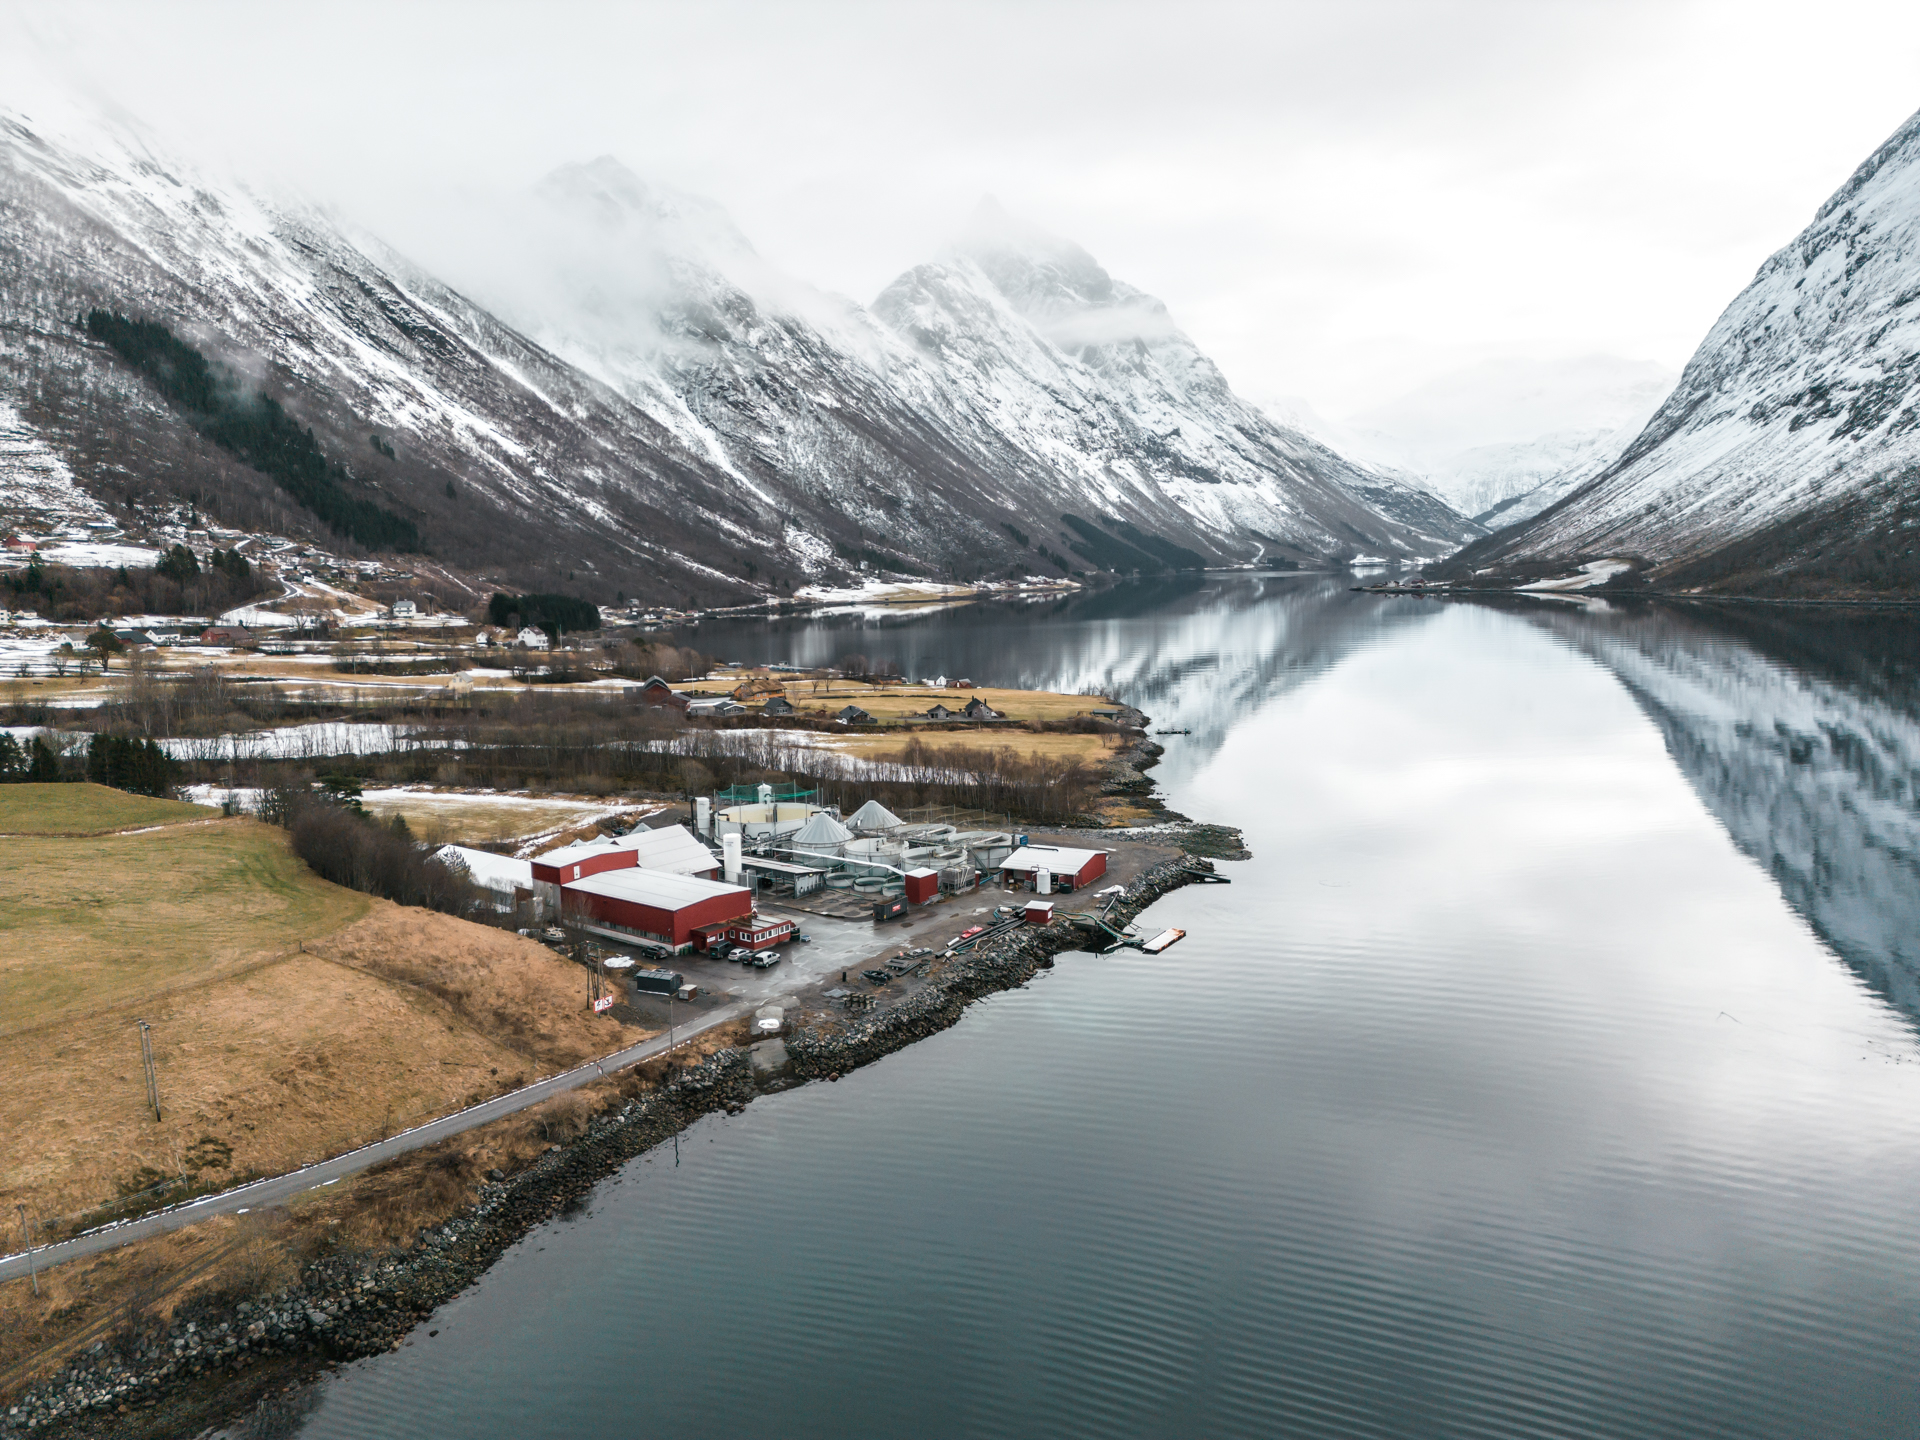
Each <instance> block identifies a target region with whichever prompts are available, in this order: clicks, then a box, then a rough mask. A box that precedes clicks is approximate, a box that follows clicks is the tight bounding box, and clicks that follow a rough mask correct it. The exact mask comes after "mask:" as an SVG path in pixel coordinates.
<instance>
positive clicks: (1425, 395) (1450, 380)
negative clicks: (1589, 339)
mask: <svg viewBox="0 0 1920 1440" xmlns="http://www.w3.org/2000/svg"><path fill="white" fill-rule="evenodd" d="M1675 378H1676V377H1675V376H1674V374H1673V372H1672V371H1670V370H1668V369H1667V368H1666V367H1664V366H1662V365H1658V364H1655V363H1653V362H1651V361H1641V360H1625V359H1621V358H1620V357H1618V356H1613V355H1584V356H1577V357H1573V358H1566V359H1558V360H1520V359H1502V360H1486V361H1482V362H1480V363H1478V364H1476V365H1471V366H1468V367H1467V368H1465V369H1462V370H1457V371H1453V372H1451V373H1448V374H1445V375H1441V376H1438V377H1436V378H1435V379H1432V380H1429V381H1427V382H1426V383H1425V384H1422V385H1420V386H1418V387H1416V388H1415V389H1413V390H1410V391H1408V392H1407V393H1406V394H1404V395H1401V396H1399V397H1397V398H1395V399H1393V400H1390V401H1387V402H1386V403H1384V404H1381V405H1376V406H1374V407H1372V408H1371V409H1368V410H1366V411H1363V412H1361V413H1360V414H1358V415H1356V416H1354V417H1352V418H1351V419H1350V420H1349V421H1348V422H1347V423H1346V424H1344V425H1342V426H1340V427H1339V428H1338V429H1335V430H1330V431H1328V432H1326V433H1327V435H1328V438H1329V439H1331V440H1332V441H1333V443H1334V444H1336V445H1337V446H1339V448H1340V449H1341V450H1342V451H1343V452H1344V453H1347V454H1350V455H1353V456H1356V457H1358V458H1360V459H1362V460H1366V461H1370V462H1374V463H1377V464H1381V465H1387V466H1391V467H1394V468H1396V469H1399V470H1401V471H1404V472H1410V473H1412V474H1414V475H1417V476H1418V477H1419V479H1420V482H1421V483H1422V484H1424V485H1425V486H1426V487H1427V488H1429V489H1431V490H1433V491H1434V492H1436V493H1437V494H1439V495H1441V496H1442V497H1443V498H1445V499H1446V500H1447V501H1448V502H1449V503H1451V504H1452V505H1453V506H1455V507H1456V508H1457V509H1459V510H1461V511H1463V512H1464V513H1466V514H1468V515H1471V516H1473V517H1474V518H1475V519H1477V520H1479V521H1480V522H1481V523H1483V524H1486V525H1489V526H1492V527H1498V526H1501V525H1511V524H1513V523H1514V522H1515V521H1517V520H1521V519H1524V518H1527V517H1528V516H1530V515H1533V514H1535V513H1537V512H1538V511H1540V510H1542V509H1544V508H1545V507H1546V506H1547V505H1549V504H1551V503H1552V502H1553V501H1554V500H1557V499H1559V498H1560V496H1561V495H1562V494H1564V493H1565V492H1566V491H1567V490H1568V489H1570V488H1572V487H1573V486H1574V485H1576V484H1578V483H1579V482H1580V481H1581V480H1584V479H1589V478H1591V477H1592V476H1593V475H1595V474H1598V473H1599V471H1600V470H1602V469H1604V468H1605V466H1606V465H1607V463H1608V462H1610V461H1612V460H1613V459H1615V458H1616V457H1617V456H1618V455H1619V454H1620V452H1621V451H1622V450H1624V449H1625V448H1626V445H1627V442H1628V441H1630V440H1631V439H1632V438H1633V437H1634V436H1635V435H1637V434H1638V433H1639V432H1640V429H1641V427H1642V426H1644V425H1645V424H1646V423H1647V420H1648V419H1649V418H1650V417H1651V416H1652V415H1653V412H1654V411H1655V410H1656V409H1658V408H1659V405H1660V402H1661V401H1662V400H1664V399H1665V398H1666V397H1667V395H1668V393H1669V392H1670V391H1671V390H1672V389H1673V382H1674V380H1675ZM1523 497H1525V498H1523Z"/></svg>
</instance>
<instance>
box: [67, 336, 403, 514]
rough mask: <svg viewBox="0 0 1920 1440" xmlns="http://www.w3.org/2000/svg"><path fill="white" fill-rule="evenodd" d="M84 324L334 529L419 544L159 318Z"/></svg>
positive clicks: (267, 400)
mask: <svg viewBox="0 0 1920 1440" xmlns="http://www.w3.org/2000/svg"><path fill="white" fill-rule="evenodd" d="M85 328H86V331H87V333H88V334H89V335H91V336H92V337H93V338H94V339H96V340H98V341H101V342H102V343H103V344H105V345H107V346H108V347H109V348H111V349H112V350H113V351H114V353H115V354H117V355H118V356H120V358H121V359H122V360H125V361H126V362H127V364H129V365H131V366H132V367H133V368H134V370H135V371H137V372H138V373H139V374H140V375H142V376H144V377H145V378H146V379H147V380H148V381H149V382H151V383H152V385H153V386H154V388H155V389H157V390H158V391H159V392H160V393H161V394H162V395H163V396H165V397H166V399H167V400H168V401H169V402H171V403H172V404H173V405H174V406H176V407H177V408H178V409H180V410H183V411H185V412H186V413H187V414H188V416H190V417H191V419H192V420H193V423H194V426H195V428H196V429H198V430H199V431H200V433H201V434H203V435H205V436H206V437H207V438H208V439H209V440H211V441H213V443H214V444H216V445H218V446H220V447H221V449H223V450H227V451H230V452H231V453H232V454H234V455H235V456H237V457H239V458H240V459H241V460H243V461H245V462H246V463H247V464H248V465H251V466H252V467H253V468H254V469H256V470H258V471H260V472H261V473H262V474H263V475H266V476H268V477H269V478H270V479H272V480H273V481H274V482H275V483H276V484H278V485H279V486H280V488H281V489H282V490H284V491H286V492H287V494H289V495H291V496H292V497H293V498H294V499H295V500H297V501H299V502H300V504H301V505H303V506H305V507H306V508H307V509H308V510H310V511H312V512H313V513H314V514H315V515H317V516H318V517H319V518H320V519H321V520H322V521H324V522H325V523H326V525H327V526H328V528H330V529H331V530H333V531H334V532H335V533H336V534H340V535H345V536H348V537H349V538H351V539H353V540H355V541H358V542H359V543H360V544H362V545H365V546H366V547H367V548H368V549H370V550H402V551H407V550H418V549H419V548H420V533H419V530H418V528H417V527H416V526H415V525H414V523H413V521H411V520H409V519H407V518H406V517H405V516H402V515H397V514H395V513H394V512H393V511H391V510H388V509H385V508H383V507H382V506H379V505H376V504H374V503H373V502H372V501H369V500H361V499H359V498H357V497H355V496H354V495H351V494H349V493H348V491H347V490H346V489H345V486H346V485H347V483H348V482H350V481H351V480H352V479H353V475H352V472H350V471H349V470H348V469H347V468H346V466H344V465H342V464H340V463H339V462H338V461H329V460H328V459H327V456H326V452H325V451H324V450H322V449H321V447H320V444H319V442H318V441H316V440H315V439H314V438H313V429H312V427H310V426H308V427H304V428H303V427H302V426H301V425H300V424H299V423H298V422H297V421H295V420H294V418H293V417H292V416H291V415H289V414H287V412H286V409H285V408H284V407H283V406H282V405H281V404H280V402H279V401H278V400H275V399H274V398H273V397H272V396H271V395H266V394H263V393H261V392H259V391H245V390H243V389H242V387H241V386H240V384H239V383H238V377H236V376H235V375H234V374H233V373H232V372H231V371H230V370H228V369H227V367H225V366H219V367H217V368H216V367H215V366H214V365H213V364H211V363H210V362H209V361H208V360H207V357H206V356H204V355H202V354H201V353H200V352H199V351H198V350H196V349H194V348H193V346H191V345H189V344H187V343H186V342H185V341H184V340H181V339H180V338H179V337H178V336H176V335H175V334H174V333H173V332H172V331H171V330H169V329H168V328H167V327H166V326H164V325H162V324H160V323H159V322H158V321H156V320H130V319H128V318H127V317H126V316H124V315H122V314H120V313H119V312H118V311H107V310H98V309H96V310H90V311H88V312H87V316H86V321H85Z"/></svg>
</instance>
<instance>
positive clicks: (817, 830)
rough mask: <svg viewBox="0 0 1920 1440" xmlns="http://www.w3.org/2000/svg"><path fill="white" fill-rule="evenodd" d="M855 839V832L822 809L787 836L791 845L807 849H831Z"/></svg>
mask: <svg viewBox="0 0 1920 1440" xmlns="http://www.w3.org/2000/svg"><path fill="white" fill-rule="evenodd" d="M851 839H853V832H852V831H851V830H849V829H847V827H846V826H844V825H842V824H841V823H840V822H839V821H838V820H836V819H834V818H833V816H831V815H829V814H828V813H827V812H826V811H824V810H822V811H820V812H819V813H818V814H817V815H815V816H814V817H813V818H812V819H810V820H809V821H807V823H806V824H804V825H802V826H801V827H800V828H799V829H798V830H796V831H794V832H793V834H791V835H789V836H788V837H787V843H788V844H789V845H794V846H798V847H800V848H802V849H807V850H831V849H834V848H836V847H838V846H841V845H844V844H846V843H847V842H848V841H849V840H851Z"/></svg>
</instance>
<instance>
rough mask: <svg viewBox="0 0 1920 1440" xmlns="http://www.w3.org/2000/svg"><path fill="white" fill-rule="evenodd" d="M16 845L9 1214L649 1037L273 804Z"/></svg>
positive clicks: (269, 1155) (540, 954)
mask: <svg viewBox="0 0 1920 1440" xmlns="http://www.w3.org/2000/svg"><path fill="white" fill-rule="evenodd" d="M11 788H25V787H11ZM44 788H47V789H56V788H63V789H77V788H80V787H74V786H67V787H53V786H49V787H44ZM107 793H108V794H109V795H111V794H112V793H113V792H107ZM121 799H122V800H124V801H126V802H127V807H126V809H127V813H134V812H135V810H136V809H137V807H138V806H140V805H143V804H144V803H145V802H141V801H138V800H137V798H136V797H130V796H126V797H121ZM7 858H8V862H9V863H8V865H7V866H6V867H5V869H4V870H3V871H0V1015H4V1016H5V1028H4V1030H0V1074H4V1075H5V1076H6V1077H7V1084H6V1085H5V1086H4V1087H0V1132H3V1133H5V1134H6V1135H7V1136H8V1142H9V1143H8V1145H7V1147H6V1151H5V1153H4V1154H3V1155H0V1206H4V1209H3V1210H0V1213H6V1214H11V1213H12V1212H13V1206H14V1205H15V1204H16V1203H21V1202H24V1203H26V1204H27V1205H28V1206H29V1208H30V1210H32V1211H33V1213H34V1214H36V1215H37V1216H38V1217H40V1220H41V1222H42V1223H43V1224H44V1223H47V1222H49V1221H52V1220H54V1219H55V1218H56V1217H60V1216H73V1215H74V1214H75V1213H76V1212H79V1211H81V1210H83V1209H86V1208H87V1207H91V1206H96V1205H99V1204H102V1203H104V1202H109V1201H112V1200H114V1199H115V1198H116V1196H117V1195H118V1194H119V1193H120V1192H121V1191H123V1190H126V1189H132V1188H139V1187H140V1185H141V1184H151V1183H154V1182H155V1180H157V1179H158V1178H159V1177H160V1176H176V1175H178V1174H180V1173H181V1172H182V1170H183V1169H184V1170H187V1171H189V1172H190V1173H194V1174H196V1175H197V1178H198V1181H199V1182H200V1183H203V1184H207V1185H209V1186H215V1187H217V1186H218V1185H222V1184H225V1183H228V1182H229V1181H230V1180H231V1179H232V1178H233V1177H235V1176H238V1175H241V1174H245V1173H249V1172H256V1171H257V1172H261V1173H273V1172H276V1171H279V1170H284V1169H286V1168H289V1167H290V1166H292V1165H296V1164H299V1163H301V1162H302V1161H305V1160H308V1159H312V1158H315V1157H317V1156H319V1155H322V1154H331V1153H337V1152H338V1151H340V1150H343V1149H346V1148H349V1147H350V1146H352V1145H354V1144H357V1143H361V1142H363V1141H365V1140H368V1139H372V1138H375V1137H377V1136H378V1135H379V1134H381V1133H385V1132H388V1131H391V1130H395V1129H401V1128H405V1126H406V1125H408V1124H411V1123H415V1122H417V1121H419V1120H421V1119H424V1118H427V1117H428V1116H430V1115H433V1114H440V1113H445V1112H446V1111H448V1110H453V1109H458V1108H460V1107H461V1106H462V1105H464V1104H467V1103H470V1102H471V1101H472V1100H473V1099H475V1098H478V1097H481V1096H484V1095H489V1094H493V1093H497V1092H498V1091H500V1090H502V1089H506V1088H510V1087H511V1086H512V1085H513V1084H515V1083H518V1082H520V1081H523V1080H528V1079H532V1078H534V1077H535V1076H537V1075H541V1074H549V1073H552V1072H553V1071H555V1070H559V1069H563V1068H566V1067H567V1066H569V1065H572V1064H576V1063H578V1062H580V1061H582V1060H585V1059H587V1058H590V1057H592V1056H595V1055H600V1054H605V1053H607V1052H608V1051H611V1050H615V1049H618V1048H620V1047H621V1046H623V1045H627V1044H631V1043H633V1042H634V1041H635V1040H638V1039H640V1038H643V1037H644V1036H645V1035H646V1034H647V1033H648V1032H647V1031H645V1030H643V1029H641V1028H639V1027H638V1026H637V1025H631V1024H626V1023H623V1022H622V1021H620V1020H617V1019H614V1018H613V1017H612V1016H607V1015H601V1016H596V1015H593V1014H592V1013H591V1012H590V1011H589V1009H588V1008H587V992H586V981H585V977H584V975H583V974H582V972H581V971H580V970H579V969H577V968H576V967H575V966H573V965H571V964H569V963H567V962H566V961H564V960H561V959H560V958H559V957H557V956H555V955H554V954H552V953H551V952H550V951H548V950H547V949H546V948H545V947H543V946H540V945H536V944H535V943H533V942H532V941H530V940H525V939H522V938H521V937H519V936H517V935H514V934H511V933H510V932H506V931H501V930H494V929H490V928H487V927H484V926H478V925H472V924H469V923H467V922H465V921H462V920H456V919H453V918H451V917H448V916H443V915H434V914H430V913H428V912H424V911H418V910H411V909H406V908H403V907H400V906H395V905H391V904H388V903H387V902H385V901H376V900H373V899H370V898H369V897H367V896H364V895H360V894H357V893H355V892H353V891H350V890H343V889H340V888H339V887H336V886H333V885H329V884H327V883H325V882H324V881H321V880H319V879H317V878H316V877H314V876H313V875H312V874H311V873H310V872H309V871H308V870H307V869H306V867H305V866H304V865H303V864H302V863H301V862H300V861H298V860H297V859H295V858H294V856H293V855H292V854H291V853H290V852H289V851H288V849H287V845H286V837H285V835H284V834H283V833H282V832H280V831H278V830H275V829H273V828H271V827H269V826H265V825H262V824H260V823H259V822H258V821H254V820H248V819H244V818H236V819H231V820H217V821H213V822H211V823H206V824H194V825H183V826H175V827H171V828H168V829H162V830H157V831H150V832H148V833H145V834H127V835H114V836H109V837H107V838H105V839H92V840H72V839H51V838H34V839H15V840H10V841H9V842H8V845H7ZM138 1019H145V1020H147V1021H148V1022H149V1023H150V1024H151V1025H152V1026H153V1031H152V1037H153V1042H154V1058H155V1064H156V1069H157V1071H158V1079H159V1086H160V1098H161V1115H162V1118H161V1120H160V1122H159V1123H155V1121H154V1119H153V1115H152V1112H151V1111H150V1110H148V1109H147V1108H146V1104H145V1086H144V1080H143V1077H142V1071H141V1064H140V1051H139V1036H138V1032H137V1029H136V1027H135V1021H136V1020H138ZM209 1157H212V1159H213V1160H216V1161H217V1162H218V1163H209ZM196 1164H198V1165H200V1166H201V1169H200V1170H199V1171H195V1170H194V1166H195V1165H196Z"/></svg>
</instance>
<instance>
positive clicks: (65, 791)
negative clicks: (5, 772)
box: [0, 785, 220, 835]
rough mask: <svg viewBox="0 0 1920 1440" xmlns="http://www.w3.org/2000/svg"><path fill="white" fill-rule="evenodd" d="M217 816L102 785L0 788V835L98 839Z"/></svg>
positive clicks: (201, 810) (198, 807)
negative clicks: (113, 834) (70, 836)
mask: <svg viewBox="0 0 1920 1440" xmlns="http://www.w3.org/2000/svg"><path fill="white" fill-rule="evenodd" d="M219 813H220V812H219V811H218V810H209V809H206V808H204V807H202V806H199V805H184V804H182V803H181V802H180V801H178V800H155V799H153V798H151V797H149V796H146V795H129V794H127V793H126V792H125V791H123V790H109V789H108V788H107V787H106V786H104V785H0V835H103V834H106V833H108V832H109V831H113V830H132V829H134V828H136V827H137V826H142V825H174V824H178V823H179V822H180V821H182V820H208V819H211V818H213V817H214V816H216V815H218V814H219Z"/></svg>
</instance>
